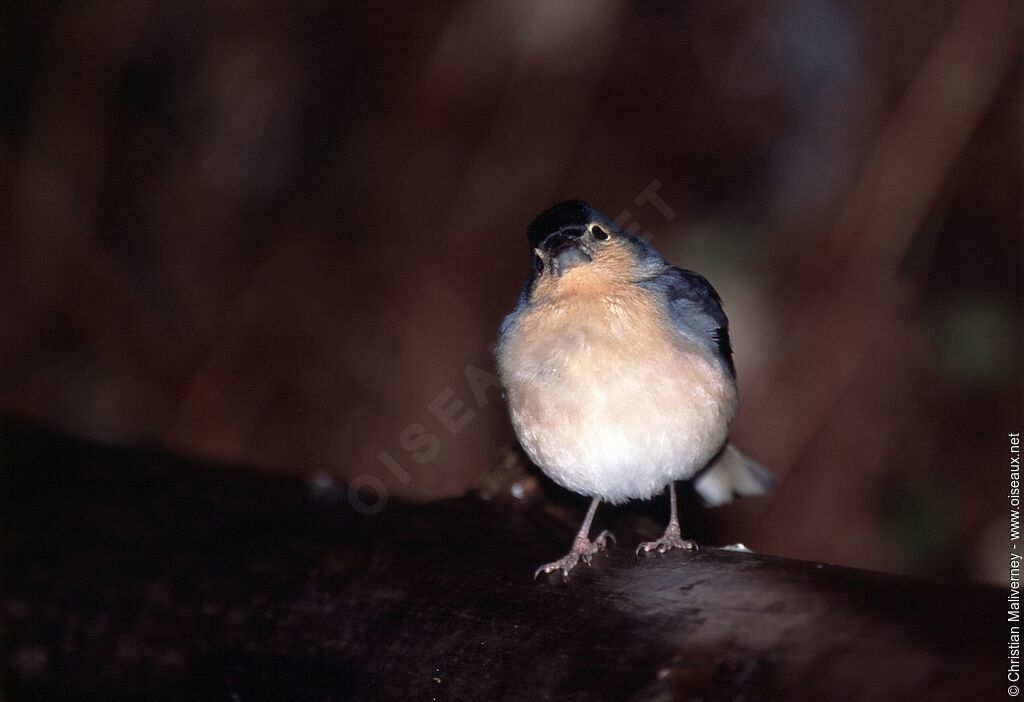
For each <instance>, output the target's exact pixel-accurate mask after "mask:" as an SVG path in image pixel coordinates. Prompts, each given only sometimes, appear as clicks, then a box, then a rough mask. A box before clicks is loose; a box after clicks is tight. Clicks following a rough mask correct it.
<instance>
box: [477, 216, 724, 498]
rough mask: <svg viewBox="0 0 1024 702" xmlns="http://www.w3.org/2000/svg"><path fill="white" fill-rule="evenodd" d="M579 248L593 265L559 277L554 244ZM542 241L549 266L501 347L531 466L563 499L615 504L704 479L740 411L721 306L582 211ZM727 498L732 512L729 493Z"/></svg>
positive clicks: (532, 285)
mask: <svg viewBox="0 0 1024 702" xmlns="http://www.w3.org/2000/svg"><path fill="white" fill-rule="evenodd" d="M595 226H596V227H598V228H599V230H598V234H597V236H600V235H601V234H600V232H601V231H603V232H604V233H607V234H609V235H610V236H609V237H608V239H607V240H604V241H602V240H599V239H598V238H597V236H595V235H594V232H593V231H592V229H591V228H593V227H595ZM567 236H573V237H576V239H577V241H578V244H577V245H578V247H579V249H580V250H581V251H582V252H583V253H584V254H585V255H586V256H588V257H590V259H591V260H590V262H588V263H585V264H583V265H578V266H575V267H573V268H572V269H571V270H568V271H567V272H565V273H564V274H562V275H558V274H556V273H557V260H556V259H557V256H558V253H557V251H546V250H545V242H546V241H556V240H557V241H558V242H559V244H558V247H564V246H565V243H564V240H565V239H566V238H567ZM528 238H529V243H530V245H531V247H532V248H533V249H534V250H535V252H534V256H535V257H536V260H535V262H537V261H539V263H538V265H537V266H533V267H531V274H530V276H529V279H528V280H527V284H526V286H525V287H524V290H523V293H522V295H521V296H520V299H519V302H518V304H517V306H516V309H515V310H514V311H513V312H512V313H511V314H510V315H509V316H508V317H507V318H506V319H505V321H504V323H503V324H502V327H501V331H500V334H499V339H498V346H497V357H498V368H499V372H500V374H501V377H502V380H503V382H504V385H505V388H506V393H507V397H508V402H509V409H510V414H511V418H512V423H513V426H514V428H515V430H516V433H517V435H518V437H519V439H520V442H521V444H522V445H523V448H524V449H525V451H526V452H527V454H528V455H529V456H530V458H531V459H532V460H533V461H534V462H535V463H536V464H537V465H538V466H540V467H541V469H542V470H544V472H545V473H547V474H548V475H549V476H550V477H551V478H552V479H553V480H554V481H555V482H557V483H559V484H560V485H562V486H564V487H566V488H568V489H570V490H573V491H575V492H578V493H580V494H583V495H589V496H592V497H597V498H599V499H601V500H606V501H609V502H623V501H625V500H629V499H634V498H639V499H644V498H648V497H651V496H652V495H654V494H656V493H658V492H659V491H661V490H663V489H664V488H665V486H666V485H668V484H669V483H670V482H671V481H674V480H685V479H690V478H693V477H694V476H695V475H696V474H697V473H698V472H699V471H701V469H703V468H705V466H707V465H708V463H709V462H710V461H711V459H712V458H714V457H715V456H716V455H717V454H719V452H720V451H721V450H722V448H723V446H724V445H725V443H726V437H727V434H728V426H729V423H730V422H731V420H732V418H733V416H734V415H735V413H736V407H737V399H738V398H737V389H736V380H735V371H734V369H733V363H732V348H731V344H730V339H729V322H728V319H727V318H726V315H725V312H724V311H723V310H722V305H721V299H720V298H719V296H718V294H717V292H715V290H714V288H713V287H712V286H711V285H710V284H709V283H708V282H707V280H705V279H704V278H703V277H702V276H700V275H698V274H696V273H693V272H691V271H686V270H683V269H680V268H675V267H673V266H670V265H669V264H668V263H667V262H666V261H665V260H664V258H662V257H661V255H660V254H658V252H657V251H656V250H655V249H654V248H653V247H652V246H651V245H650V244H648V243H647V242H645V241H643V240H642V239H639V238H637V237H635V236H632V235H630V234H627V233H625V232H623V231H621V230H620V229H619V228H618V227H617V226H615V224H614V223H612V222H611V221H610V220H608V218H606V217H604V216H603V215H601V214H599V213H597V212H596V211H594V210H593V209H591V208H590V207H589V206H588V205H586V203H583V202H581V201H578V200H576V201H569V202H566V203H561V204H559V205H556V206H555V207H553V208H551V209H549V210H547V211H545V212H544V213H542V214H541V215H539V216H538V217H537V218H536V219H535V220H534V222H533V223H532V224H531V225H530V227H529V229H528ZM548 259H551V260H548ZM538 267H540V270H538ZM708 472H709V473H710V470H709V471H708ZM714 484H715V485H716V487H718V488H720V489H718V490H717V492H716V501H718V499H720V497H721V494H722V493H723V491H725V490H726V489H727V488H723V487H722V485H721V480H719V481H717V482H715V483H714Z"/></svg>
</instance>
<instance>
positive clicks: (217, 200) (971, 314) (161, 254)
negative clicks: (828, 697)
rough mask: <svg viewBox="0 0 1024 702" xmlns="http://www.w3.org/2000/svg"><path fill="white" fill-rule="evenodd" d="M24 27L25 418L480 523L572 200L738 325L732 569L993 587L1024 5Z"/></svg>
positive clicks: (726, 533) (9, 59)
mask: <svg viewBox="0 0 1024 702" xmlns="http://www.w3.org/2000/svg"><path fill="white" fill-rule="evenodd" d="M0 17H2V19H0V52H2V53H0V56H2V58H0V198H2V200H0V202H2V205H0V231H2V239H0V300H2V304H0V411H2V412H3V414H4V415H6V416H8V417H15V418H20V419H29V420H32V421H35V422H39V423H42V424H44V425H46V426H49V427H52V428H57V429H59V430H61V431H64V432H67V433H71V434H75V435H81V436H86V437H90V438H94V439H98V440H101V441H109V442H120V443H131V444H140V445H148V446H157V447H163V448H167V449H169V450H173V451H176V452H183V453H187V454H195V455H199V456H204V457H212V458H214V459H218V460H223V461H231V462H238V461H241V462H247V463H251V464H254V465H257V466H267V467H272V468H274V469H276V470H288V471H296V472H302V473H307V474H309V475H311V476H319V477H318V479H319V480H321V481H322V480H325V479H326V476H327V475H335V476H337V477H338V478H339V479H342V480H346V481H351V480H356V481H358V482H360V483H361V484H365V485H367V486H369V487H376V488H377V489H378V491H379V490H380V486H381V485H383V486H385V489H386V491H387V494H388V495H389V497H390V498H391V499H397V498H402V499H413V500H430V499H436V498H440V497H444V496H451V495H457V494H461V493H463V492H465V491H466V490H467V489H470V488H472V487H474V486H476V485H477V483H478V481H479V479H480V475H481V473H482V472H483V471H484V470H485V469H486V468H487V467H488V466H490V465H491V464H492V463H494V461H496V460H497V459H498V458H499V457H500V456H501V455H502V451H503V446H504V445H506V444H507V443H508V442H509V441H510V440H511V438H512V432H511V429H510V427H509V425H508V421H507V419H506V415H505V409H504V405H503V403H502V402H501V400H500V393H499V392H498V391H497V390H496V389H494V388H488V387H486V385H487V384H488V377H489V376H488V375H487V374H488V373H490V372H492V371H493V361H492V358H491V355H490V352H489V350H488V349H489V346H490V344H491V343H492V342H493V339H494V337H495V333H496V329H497V326H498V324H499V321H500V319H501V317H502V316H503V314H505V313H506V312H507V311H508V310H510V309H511V306H512V304H513V302H514V300H515V297H516V295H517V294H518V290H519V287H520V285H521V283H522V280H523V278H524V276H525V273H526V268H527V265H528V253H527V250H526V246H525V239H524V230H525V227H526V224H527V223H528V222H529V220H530V218H531V217H532V216H533V215H534V214H535V213H536V212H538V211H539V210H541V209H543V208H544V207H546V206H548V205H550V204H551V203H553V202H555V201H558V200H560V199H565V198H568V197H581V198H585V199H587V200H589V201H591V202H592V203H593V204H594V205H595V206H596V207H598V208H599V209H601V210H603V211H604V212H606V213H608V214H609V215H612V216H620V217H621V221H623V222H624V223H625V224H626V226H629V227H631V228H632V229H633V230H635V231H639V232H641V233H644V234H646V235H649V236H650V237H651V238H652V239H653V241H654V243H655V244H656V246H658V247H659V248H660V249H661V251H662V252H663V253H664V254H665V255H666V256H667V257H668V258H669V259H670V260H672V261H673V262H675V263H677V264H679V265H682V266H684V267H687V268H693V269H696V270H699V271H701V272H703V273H704V274H705V275H707V277H708V278H709V279H710V280H711V281H712V282H713V283H714V284H715V286H716V287H717V288H718V290H719V291H720V292H721V294H722V296H723V298H724V299H725V302H726V309H727V311H728V313H729V315H730V317H731V319H732V323H733V338H734V345H735V348H736V355H737V365H738V370H739V375H740V388H741V393H742V396H743V400H742V408H741V412H740V415H739V417H738V419H737V421H736V424H735V431H734V440H735V442H736V443H737V444H739V445H740V446H742V447H743V448H744V450H745V451H746V452H747V453H749V454H750V455H751V456H754V457H756V458H757V459H759V460H760V461H761V462H763V463H764V464H765V465H767V466H769V467H770V468H771V469H772V470H773V471H774V472H775V473H776V474H777V475H778V476H780V477H781V478H782V480H781V483H780V485H779V487H778V490H777V491H776V493H775V494H774V495H773V496H772V497H770V498H768V499H763V500H755V501H750V502H748V503H746V504H742V505H736V506H731V507H728V508H725V509H723V510H719V511H716V512H714V513H709V514H708V515H706V519H708V520H710V522H709V523H710V526H709V528H710V529H711V532H712V534H713V538H712V541H713V542H715V543H726V542H731V541H743V542H745V543H746V544H748V545H749V546H751V547H752V548H754V549H756V550H759V551H764V552H768V553H774V554H779V555H785V556H793V557H800V558H814V559H822V560H829V561H834V562H839V563H844V564H852V565H859V566H865V567H871V568H878V569H884V570H895V571H902V572H909V573H916V574H921V575H926V576H929V577H940V578H967V577H970V578H983V579H991V580H1000V579H1003V578H1005V577H1006V575H1005V563H1004V562H1005V554H1004V551H1005V548H1004V542H1005V538H1006V534H1005V532H1006V521H1007V516H1006V513H1007V512H1006V506H1005V505H1006V498H1005V495H1006V492H1005V491H1006V489H1007V481H1008V477H1007V475H1006V448H1005V447H1006V442H1005V435H1006V432H1008V431H1013V430H1014V428H1015V426H1017V425H1018V424H1019V422H1020V419H1021V414H1020V398H1021V393H1020V390H1021V370H1020V348H1021V345H1020V339H1021V326H1020V324H1021V323H1020V320H1021V309H1020V307H1021V295H1020V291H1021V288H1020V282H1021V281H1020V270H1021V245H1020V242H1021V236H1020V235H1021V222H1022V219H1021V200H1022V198H1021V195H1022V187H1021V140H1020V136H1021V50H1020V46H1021V12H1020V6H1019V5H1018V4H1017V3H1016V2H1015V1H1014V0H1005V1H1004V0H980V1H979V0H960V1H958V2H952V1H942V0H940V1H938V2H936V1H935V0H896V1H894V2H893V1H890V2H881V1H878V0H875V1H871V2H849V1H841V2H840V1H829V0H823V1H811V0H792V1H779V2H733V1H728V2H714V3H709V2H682V3H657V4H655V3H649V4H635V5H634V4H628V3H624V2H617V1H615V0H601V1H594V0H572V1H569V2H558V3H551V2H545V1H543V0H529V1H525V2H512V1H511V0H483V1H479V2H470V1H468V0H467V1H463V2H438V3H431V4H429V5H423V6H418V7H413V6H407V5H404V4H398V5H394V6H388V5H387V4H384V3H337V2H326V1H325V0H306V1H303V2H296V3H278V2H268V1H266V0H254V1H253V2H202V1H197V2H178V1H174V2H171V1H169V0H152V1H145V0H120V1H118V0H112V1H110V2H92V3H72V2H52V1H50V2H46V1H44V2H14V3H5V4H4V7H3V9H2V10H0ZM474 383H475V384H474ZM474 388H476V390H477V392H474ZM481 388H484V389H483V390H481ZM481 393H482V394H481ZM446 416H447V417H449V419H447V420H445V419H443V418H444V417H446ZM452 417H454V419H452ZM446 423H447V424H451V425H452V426H451V427H449V426H446ZM452 428H454V429H456V430H457V431H452ZM424 435H427V436H428V437H430V440H429V441H428V442H427V443H417V441H421V440H422V439H423V436H424ZM425 446H427V447H429V449H430V450H426V451H418V450H416V449H417V448H420V449H422V448H423V447H425ZM410 448H412V450H410ZM382 454H386V456H384V457H383V458H382V456H381V455H382ZM396 466H397V467H396ZM377 481H380V482H377ZM495 528H496V529H497V528H500V525H495Z"/></svg>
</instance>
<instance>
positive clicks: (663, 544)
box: [636, 524, 699, 556]
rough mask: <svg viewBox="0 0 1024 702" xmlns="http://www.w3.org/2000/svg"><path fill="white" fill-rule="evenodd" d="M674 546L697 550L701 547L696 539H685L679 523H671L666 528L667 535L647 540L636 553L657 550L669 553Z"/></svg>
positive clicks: (685, 549)
mask: <svg viewBox="0 0 1024 702" xmlns="http://www.w3.org/2000/svg"><path fill="white" fill-rule="evenodd" d="M674 548H681V549H683V550H684V551H697V550H699V547H698V546H697V542H696V541H692V540H690V539H684V538H683V536H682V534H681V533H680V531H679V526H678V525H677V524H669V525H668V528H667V529H665V535H664V536H662V537H661V538H660V539H657V540H655V541H645V542H643V543H642V544H640V545H639V546H637V549H636V555H638V556H639V555H640V553H641V552H643V553H645V554H646V553H650V552H651V551H657V552H658V553H668V552H669V551H671V550H672V549H674Z"/></svg>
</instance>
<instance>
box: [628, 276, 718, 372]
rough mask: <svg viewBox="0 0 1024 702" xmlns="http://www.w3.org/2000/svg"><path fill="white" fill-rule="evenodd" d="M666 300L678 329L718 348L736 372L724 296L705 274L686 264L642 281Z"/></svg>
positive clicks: (670, 314) (713, 348)
mask: <svg viewBox="0 0 1024 702" xmlns="http://www.w3.org/2000/svg"><path fill="white" fill-rule="evenodd" d="M641 285H643V286H644V287H646V288H647V289H649V290H652V291H654V292H656V293H658V294H659V295H661V296H662V298H663V299H664V301H665V307H666V309H667V310H668V314H669V317H670V318H671V320H672V324H673V326H674V327H675V328H676V330H677V331H678V332H680V333H682V334H685V335H686V336H688V337H690V338H692V339H695V340H696V341H698V342H699V343H703V344H706V345H707V346H708V348H710V349H712V350H713V351H716V352H717V353H718V354H719V355H720V356H721V357H722V360H723V361H724V362H725V364H726V366H728V368H729V371H730V372H731V373H732V374H733V375H735V374H736V369H735V367H734V366H733V362H732V342H731V340H730V339H729V319H728V317H726V316H725V310H723V309H722V298H720V297H719V296H718V292H717V291H716V290H715V289H714V288H713V287H711V283H709V282H708V281H707V279H706V278H704V276H702V275H700V274H699V273H694V272H693V271H688V270H685V269H683V268H676V267H674V266H673V267H669V268H666V269H665V270H664V271H662V272H661V273H660V274H658V275H656V276H654V277H653V278H649V279H647V280H645V281H643V282H642V283H641Z"/></svg>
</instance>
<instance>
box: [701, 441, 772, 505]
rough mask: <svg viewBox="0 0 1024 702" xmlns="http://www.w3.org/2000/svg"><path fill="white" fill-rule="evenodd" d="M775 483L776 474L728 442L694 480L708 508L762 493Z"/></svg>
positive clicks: (769, 489)
mask: <svg viewBox="0 0 1024 702" xmlns="http://www.w3.org/2000/svg"><path fill="white" fill-rule="evenodd" d="M774 485H775V476H773V475H772V474H771V473H769V472H768V469H767V468H765V467H764V466H762V465H760V464H758V463H755V462H754V461H752V460H750V459H749V458H747V457H746V456H744V455H743V454H742V453H740V452H739V449H737V448H736V447H735V446H733V445H732V444H726V446H725V448H723V449H722V450H721V451H720V452H719V453H718V455H717V456H715V458H714V459H713V460H712V461H711V463H710V464H708V467H707V468H705V469H704V471H703V472H701V474H700V475H698V476H697V478H696V480H694V482H693V487H694V489H696V490H697V494H698V495H700V496H701V499H702V500H704V504H706V505H708V506H709V507H718V506H719V505H724V504H725V503H727V502H732V501H733V499H734V498H736V497H750V496H752V495H763V494H765V493H767V492H770V491H771V489H772V487H773V486H774Z"/></svg>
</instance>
